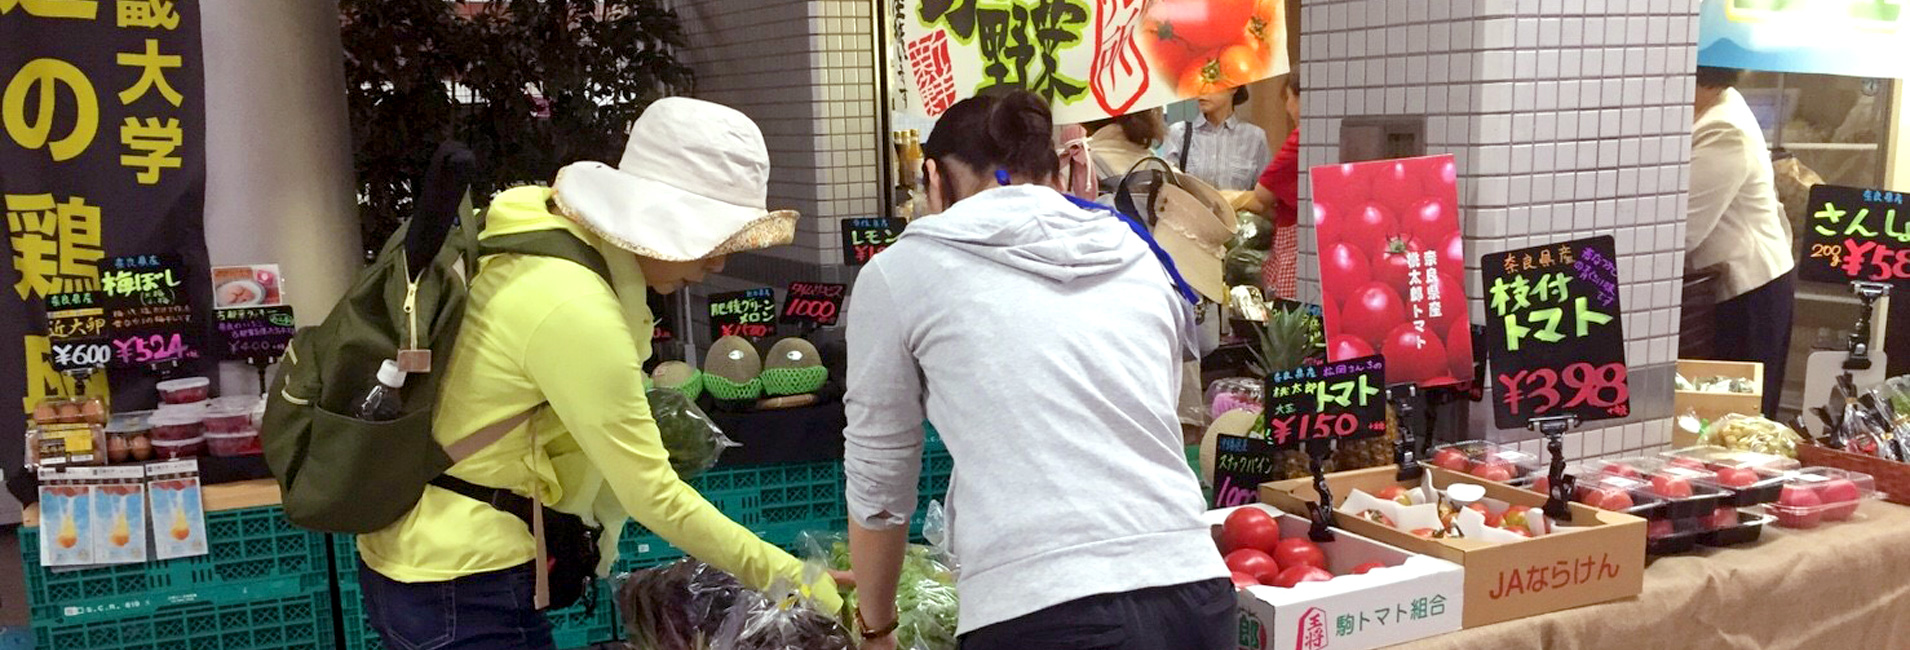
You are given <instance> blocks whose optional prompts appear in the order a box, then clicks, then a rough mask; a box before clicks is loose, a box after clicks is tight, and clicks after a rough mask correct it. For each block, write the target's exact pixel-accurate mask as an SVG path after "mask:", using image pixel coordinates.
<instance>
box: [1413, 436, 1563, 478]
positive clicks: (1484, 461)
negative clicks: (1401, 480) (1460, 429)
mask: <svg viewBox="0 0 1910 650" xmlns="http://www.w3.org/2000/svg"><path fill="white" fill-rule="evenodd" d="M1426 463H1427V464H1429V465H1432V466H1434V467H1442V468H1445V469H1449V470H1452V471H1455V472H1459V473H1462V474H1470V475H1472V476H1473V477H1475V478H1479V479H1482V480H1487V481H1498V482H1500V483H1514V482H1518V481H1521V480H1525V479H1531V478H1533V477H1534V476H1538V475H1542V474H1544V472H1545V463H1544V461H1542V460H1540V459H1539V457H1538V456H1534V455H1532V454H1528V453H1525V452H1523V451H1519V450H1517V449H1513V448H1511V447H1504V446H1500V445H1498V444H1494V443H1491V442H1487V441H1484V440H1466V441H1463V442H1455V443H1452V444H1448V445H1440V446H1438V447H1435V448H1434V449H1433V455H1432V459H1430V460H1428V461H1426Z"/></svg>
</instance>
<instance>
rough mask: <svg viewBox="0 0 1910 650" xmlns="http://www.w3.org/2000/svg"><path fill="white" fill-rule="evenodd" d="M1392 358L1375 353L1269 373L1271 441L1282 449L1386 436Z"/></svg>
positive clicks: (1268, 431)
mask: <svg viewBox="0 0 1910 650" xmlns="http://www.w3.org/2000/svg"><path fill="white" fill-rule="evenodd" d="M1385 388H1386V360H1385V358H1383V357H1381V356H1379V355H1374V356H1370V357H1359V358H1356V359H1347V360H1345V361H1329V362H1327V363H1324V364H1321V365H1318V366H1301V367H1298V368H1292V369H1289V370H1282V371H1280V372H1276V373H1273V374H1271V375H1268V376H1267V389H1266V390H1267V395H1266V402H1267V410H1266V415H1267V439H1268V440H1271V441H1272V442H1273V446H1274V447H1275V448H1277V449H1296V448H1299V447H1300V446H1301V443H1305V442H1313V441H1333V440H1362V439H1366V438H1374V437H1378V436H1382V435H1385V434H1386V398H1385V396H1384V395H1382V394H1381V393H1382V392H1383V390H1384V389H1385Z"/></svg>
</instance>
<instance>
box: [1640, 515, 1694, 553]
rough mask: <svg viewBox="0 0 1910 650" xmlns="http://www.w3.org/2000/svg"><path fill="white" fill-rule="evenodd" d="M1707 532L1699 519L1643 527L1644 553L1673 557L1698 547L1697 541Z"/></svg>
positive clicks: (1656, 523) (1671, 521)
mask: <svg viewBox="0 0 1910 650" xmlns="http://www.w3.org/2000/svg"><path fill="white" fill-rule="evenodd" d="M1707 532H1709V531H1708V530H1706V528H1705V524H1704V522H1703V521H1701V520H1700V519H1696V518H1692V519H1667V520H1661V521H1653V522H1651V523H1649V524H1646V525H1645V553H1647V554H1650V555H1675V554H1678V553H1684V552H1687V551H1690V550H1691V549H1694V548H1697V547H1698V539H1699V538H1700V537H1703V536H1704V534H1705V533H1707Z"/></svg>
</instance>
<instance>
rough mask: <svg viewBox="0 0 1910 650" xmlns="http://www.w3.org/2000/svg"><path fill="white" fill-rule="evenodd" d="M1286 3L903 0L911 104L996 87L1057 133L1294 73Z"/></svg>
mask: <svg viewBox="0 0 1910 650" xmlns="http://www.w3.org/2000/svg"><path fill="white" fill-rule="evenodd" d="M1285 10H1286V2H1285V1H1284V0H993V1H991V2H977V1H976V0H905V1H904V2H901V3H900V13H899V15H898V16H897V17H896V19H897V23H898V24H897V26H896V27H897V34H896V35H895V36H896V38H897V41H898V42H899V43H901V52H900V54H901V57H900V58H901V63H902V70H901V71H900V72H901V74H902V79H901V81H902V83H899V84H897V85H898V87H900V88H902V89H903V93H904V97H903V105H904V106H905V107H906V109H907V110H908V111H910V112H912V113H914V114H916V115H919V116H923V117H930V118H933V117H936V116H939V115H941V114H942V113H943V112H944V111H947V110H948V108H949V107H950V106H953V105H954V104H955V102H957V101H961V100H962V99H963V98H966V97H972V96H974V95H976V94H979V93H980V92H982V91H984V90H987V89H989V88H993V87H995V86H1014V87H1020V88H1026V89H1028V90H1029V91H1031V92H1034V93H1036V94H1038V95H1041V96H1042V97H1044V98H1047V99H1048V100H1049V103H1050V105H1051V106H1052V107H1053V109H1054V114H1055V121H1056V122H1058V123H1074V122H1086V121H1091V120H1097V119H1102V118H1106V117H1110V116H1118V115H1126V114H1128V113H1133V112H1136V111H1142V110H1147V109H1150V108H1154V107H1156V106H1162V105H1165V104H1168V103H1172V102H1174V101H1177V100H1181V99H1187V98H1190V97H1195V96H1199V95H1202V94H1207V93H1212V92H1218V91H1221V90H1226V89H1228V88H1232V87H1235V86H1239V85H1241V84H1245V83H1248V82H1253V81H1259V80H1261V79H1265V78H1267V77H1272V76H1278V75H1282V74H1286V72H1287V69H1288V65H1289V64H1288V61H1287V43H1286V16H1285Z"/></svg>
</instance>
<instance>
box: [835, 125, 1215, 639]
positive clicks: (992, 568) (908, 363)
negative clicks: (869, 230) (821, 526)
mask: <svg viewBox="0 0 1910 650" xmlns="http://www.w3.org/2000/svg"><path fill="white" fill-rule="evenodd" d="M1052 120H1053V117H1052V116H1051V114H1050V113H1049V111H1048V105H1047V103H1046V102H1045V101H1043V100H1042V99H1041V98H1040V97H1038V96H1035V95H1033V94H1030V93H1028V92H1027V91H1022V90H1013V91H1007V92H991V93H986V94H983V95H981V96H977V97H973V98H970V99H966V100H963V101H962V102H960V103H958V104H956V105H955V106H954V107H953V108H950V109H949V110H948V112H947V113H945V114H943V115H942V117H941V119H940V121H938V122H937V123H936V125H935V130H934V134H933V135H931V136H930V137H929V140H928V142H927V143H926V144H925V145H924V146H923V152H924V154H925V158H926V160H925V162H924V163H923V176H924V178H926V179H927V182H928V191H927V194H928V197H929V204H930V211H931V212H939V213H940V214H937V215H936V216H934V217H932V218H927V219H922V220H920V221H916V222H915V223H913V224H910V226H909V229H908V230H907V231H904V232H903V233H902V236H901V238H900V239H899V240H897V241H896V243H895V244H894V245H893V246H891V247H890V248H889V249H888V251H886V252H884V253H883V254H882V255H880V256H878V257H876V258H875V260H874V261H872V262H870V263H869V265H868V266H866V267H863V270H862V272H861V274H860V275H859V276H858V277H857V278H856V286H855V291H854V293H855V296H856V299H855V301H854V302H852V303H851V304H850V307H849V313H848V316H847V317H846V323H847V327H848V343H849V371H848V394H847V396H846V397H845V402H846V405H847V410H848V419H849V425H848V428H847V429H846V430H845V432H844V437H845V442H844V445H843V470H844V472H845V474H846V479H847V497H848V510H849V550H850V558H851V565H852V566H853V568H854V572H855V582H856V584H857V585H858V589H857V591H856V598H857V600H858V604H859V608H858V609H857V612H858V613H857V616H858V618H859V619H860V620H859V621H858V623H857V625H858V628H859V629H860V632H861V635H862V636H863V637H864V638H865V639H867V640H868V643H866V644H864V645H863V646H862V647H863V648H864V649H865V650H888V649H892V648H894V647H895V640H894V636H893V634H892V632H893V631H894V629H895V625H896V621H897V612H896V602H895V592H896V581H897V579H898V574H899V573H900V571H901V563H902V557H903V553H904V551H905V549H906V547H907V544H908V523H909V517H910V515H911V513H913V512H914V511H915V508H916V495H917V492H916V480H917V478H918V475H919V473H920V472H921V467H922V446H923V435H924V434H923V428H922V423H923V421H924V418H925V417H926V419H928V420H932V421H933V422H934V423H935V427H936V429H937V431H939V432H940V433H941V437H942V440H943V441H944V442H945V443H946V444H947V445H948V449H949V453H950V454H951V455H952V456H953V459H954V463H955V478H954V479H953V481H952V482H951V484H950V487H949V495H948V510H947V516H948V524H947V534H948V538H949V539H950V540H952V541H951V543H950V545H949V550H951V551H952V552H953V553H954V555H955V556H956V560H957V561H958V562H959V563H960V565H961V571H960V572H959V575H958V578H957V579H958V581H959V583H958V585H957V587H958V588H959V589H960V591H961V594H962V608H961V621H960V624H959V626H958V634H959V636H960V641H961V647H962V648H964V650H997V649H1007V648H1015V649H1019V650H1051V649H1052V650H1076V649H1080V648H1110V649H1133V650H1142V649H1148V650H1155V649H1160V648H1174V649H1176V650H1229V649H1231V648H1233V647H1235V642H1234V639H1235V636H1236V633H1237V629H1236V625H1235V617H1234V593H1233V587H1232V585H1231V583H1230V582H1229V580H1228V577H1227V576H1228V571H1227V567H1226V566H1225V565H1224V564H1223V563H1222V562H1221V561H1220V557H1219V555H1218V554H1216V553H1215V552H1214V541H1213V538H1212V536H1211V533H1210V532H1209V530H1208V528H1207V526H1206V525H1205V524H1204V523H1202V521H1201V512H1202V510H1203V509H1204V507H1205V504H1204V501H1203V498H1202V496H1201V492H1200V484H1199V482H1198V480H1197V479H1196V478H1195V477H1194V474H1193V471H1192V470H1191V469H1190V468H1189V467H1188V465H1187V461H1186V457H1185V450H1184V447H1183V445H1182V443H1181V437H1180V435H1179V423H1178V419H1177V418H1176V416H1175V403H1176V396H1177V394H1178V392H1179V390H1180V385H1179V384H1180V377H1181V373H1180V368H1181V363H1182V362H1183V361H1185V360H1188V359H1191V358H1193V354H1194V352H1195V351H1194V345H1195V342H1194V310H1193V305H1192V302H1193V300H1194V293H1193V290H1192V289H1190V288H1188V287H1187V286H1186V283H1185V282H1183V281H1180V279H1179V273H1178V271H1176V270H1175V268H1174V266H1173V264H1172V263H1171V261H1170V258H1167V257H1166V256H1165V254H1164V253H1161V252H1159V245H1158V244H1156V243H1155V242H1154V241H1153V240H1152V239H1151V237H1149V236H1148V235H1146V234H1145V232H1146V231H1145V229H1143V228H1141V227H1140V226H1139V225H1138V224H1136V223H1134V222H1132V221H1130V220H1128V219H1126V218H1124V217H1122V216H1120V215H1118V214H1115V213H1114V212H1113V211H1111V210H1110V209H1108V208H1106V207H1103V206H1098V205H1095V204H1092V203H1087V202H1084V201H1079V200H1074V199H1070V198H1069V197H1067V196H1064V195H1063V194H1061V193H1060V192H1059V191H1057V189H1056V188H1055V187H1054V185H1055V182H1056V175H1057V161H1056V158H1055V153H1054V149H1053V148H1052V145H1051V144H1050V135H1049V132H1050V129H1051V128H1052V127H1051V124H1052ZM953 269H960V272H951V270H953Z"/></svg>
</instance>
